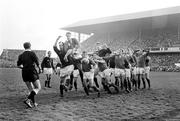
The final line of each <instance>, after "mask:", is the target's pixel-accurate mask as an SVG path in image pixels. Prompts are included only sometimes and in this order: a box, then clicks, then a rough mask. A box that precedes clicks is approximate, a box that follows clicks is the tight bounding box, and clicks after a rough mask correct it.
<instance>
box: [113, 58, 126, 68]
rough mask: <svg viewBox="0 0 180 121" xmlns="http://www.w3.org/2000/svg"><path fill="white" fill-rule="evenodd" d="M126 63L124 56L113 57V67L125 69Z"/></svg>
mask: <svg viewBox="0 0 180 121" xmlns="http://www.w3.org/2000/svg"><path fill="white" fill-rule="evenodd" d="M126 61H127V60H126V58H125V57H124V56H119V55H116V56H115V67H116V68H120V69H125V64H127V63H126Z"/></svg>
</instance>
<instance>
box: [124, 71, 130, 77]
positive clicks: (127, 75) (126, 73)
mask: <svg viewBox="0 0 180 121" xmlns="http://www.w3.org/2000/svg"><path fill="white" fill-rule="evenodd" d="M125 75H126V77H129V78H130V77H131V69H125Z"/></svg>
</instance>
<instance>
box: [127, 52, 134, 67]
mask: <svg viewBox="0 0 180 121" xmlns="http://www.w3.org/2000/svg"><path fill="white" fill-rule="evenodd" d="M126 58H127V61H128V62H129V63H130V64H131V66H132V67H134V66H136V60H135V59H136V58H135V56H134V55H132V56H127V57H126Z"/></svg>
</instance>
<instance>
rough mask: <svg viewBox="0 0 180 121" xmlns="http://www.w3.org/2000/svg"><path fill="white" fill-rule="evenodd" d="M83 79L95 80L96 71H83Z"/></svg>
mask: <svg viewBox="0 0 180 121" xmlns="http://www.w3.org/2000/svg"><path fill="white" fill-rule="evenodd" d="M83 79H88V80H93V79H94V73H93V72H84V73H83Z"/></svg>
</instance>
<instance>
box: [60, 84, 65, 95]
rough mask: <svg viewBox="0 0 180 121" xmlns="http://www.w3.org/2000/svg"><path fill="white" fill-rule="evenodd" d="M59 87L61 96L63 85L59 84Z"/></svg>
mask: <svg viewBox="0 0 180 121" xmlns="http://www.w3.org/2000/svg"><path fill="white" fill-rule="evenodd" d="M59 89H60V94H61V97H63V90H64V85H60V87H59Z"/></svg>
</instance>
